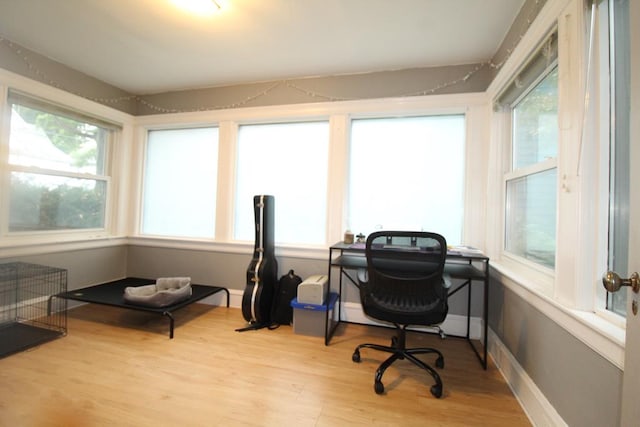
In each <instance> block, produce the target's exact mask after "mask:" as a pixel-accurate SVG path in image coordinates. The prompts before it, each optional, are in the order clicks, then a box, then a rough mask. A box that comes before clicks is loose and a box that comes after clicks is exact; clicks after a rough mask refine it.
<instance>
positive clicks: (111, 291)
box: [49, 277, 229, 338]
mask: <svg viewBox="0 0 640 427" xmlns="http://www.w3.org/2000/svg"><path fill="white" fill-rule="evenodd" d="M154 282H155V280H154V279H143V278H139V277H128V278H126V279H121V280H115V281H113V282H108V283H102V284H99V285H94V286H89V287H86V288H81V289H76V290H73V291H68V292H61V293H59V294H56V295H52V296H51V297H50V298H49V306H50V305H51V299H52V298H63V299H67V300H74V301H82V302H89V303H92V304H102V305H110V306H112V307H120V308H128V309H131V310H138V311H146V312H149V313H156V314H160V315H162V316H165V317H167V318H168V319H169V338H173V329H174V319H173V313H174V312H175V311H177V310H179V309H181V308H184V307H186V306H188V305H190V304H192V303H194V302H197V301H200V300H201V299H204V298H206V297H208V296H211V295H214V294H217V293H218V292H222V291H223V292H225V293H226V294H227V307H229V290H228V289H227V288H223V287H220V286H206V285H196V284H191V289H192V293H191V297H189V298H188V299H186V300H182V301H180V302H177V303H175V304H171V305H168V306H165V307H149V306H144V305H138V304H131V303H128V302H126V301H125V300H124V288H126V287H127V286H143V285H148V284H150V283H154Z"/></svg>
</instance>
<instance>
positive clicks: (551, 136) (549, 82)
mask: <svg viewBox="0 0 640 427" xmlns="http://www.w3.org/2000/svg"><path fill="white" fill-rule="evenodd" d="M513 140H514V144H513V168H514V169H518V168H522V167H525V166H529V165H533V164H536V163H539V162H542V161H544V160H547V159H551V158H555V157H556V156H557V153H558V69H557V68H555V69H554V70H553V71H551V72H550V73H549V74H548V75H547V76H546V77H545V78H544V79H543V80H542V81H541V82H540V83H539V84H538V85H537V86H536V87H535V88H534V89H533V90H531V91H530V92H529V93H528V94H527V95H526V96H525V97H524V98H523V99H522V100H521V101H520V102H519V103H518V104H517V105H516V106H515V108H514V109H513Z"/></svg>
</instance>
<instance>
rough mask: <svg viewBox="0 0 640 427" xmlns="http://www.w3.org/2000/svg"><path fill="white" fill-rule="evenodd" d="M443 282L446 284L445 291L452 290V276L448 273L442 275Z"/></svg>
mask: <svg viewBox="0 0 640 427" xmlns="http://www.w3.org/2000/svg"><path fill="white" fill-rule="evenodd" d="M442 282H443V283H444V288H445V289H449V288H451V283H452V282H451V276H450V275H449V274H447V273H444V274H443V275H442Z"/></svg>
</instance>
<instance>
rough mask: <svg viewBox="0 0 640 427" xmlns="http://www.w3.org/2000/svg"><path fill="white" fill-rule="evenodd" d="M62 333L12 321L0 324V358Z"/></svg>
mask: <svg viewBox="0 0 640 427" xmlns="http://www.w3.org/2000/svg"><path fill="white" fill-rule="evenodd" d="M63 335H64V332H61V331H57V330H52V329H46V328H40V327H37V326H33V325H28V324H26V323H19V322H13V323H10V324H5V325H2V326H0V358H1V357H5V356H9V355H10V354H14V353H18V352H21V351H23V350H27V349H29V348H31V347H36V346H38V345H40V344H43V343H45V342H48V341H51V340H54V339H56V338H59V337H61V336H63Z"/></svg>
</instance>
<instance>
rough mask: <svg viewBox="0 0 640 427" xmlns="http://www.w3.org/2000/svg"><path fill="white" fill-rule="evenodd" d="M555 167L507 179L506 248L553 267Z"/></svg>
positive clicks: (554, 245) (554, 246)
mask: <svg viewBox="0 0 640 427" xmlns="http://www.w3.org/2000/svg"><path fill="white" fill-rule="evenodd" d="M556 175H557V173H556V169H550V170H547V171H544V172H540V173H536V174H532V175H529V176H526V177H522V178H518V179H514V180H511V181H507V230H506V250H507V251H509V252H511V253H513V254H516V255H519V256H521V257H524V258H527V259H529V260H531V261H533V262H536V263H538V264H541V265H543V266H546V267H549V268H554V267H555V253H556V250H555V248H556V178H557V177H556Z"/></svg>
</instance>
